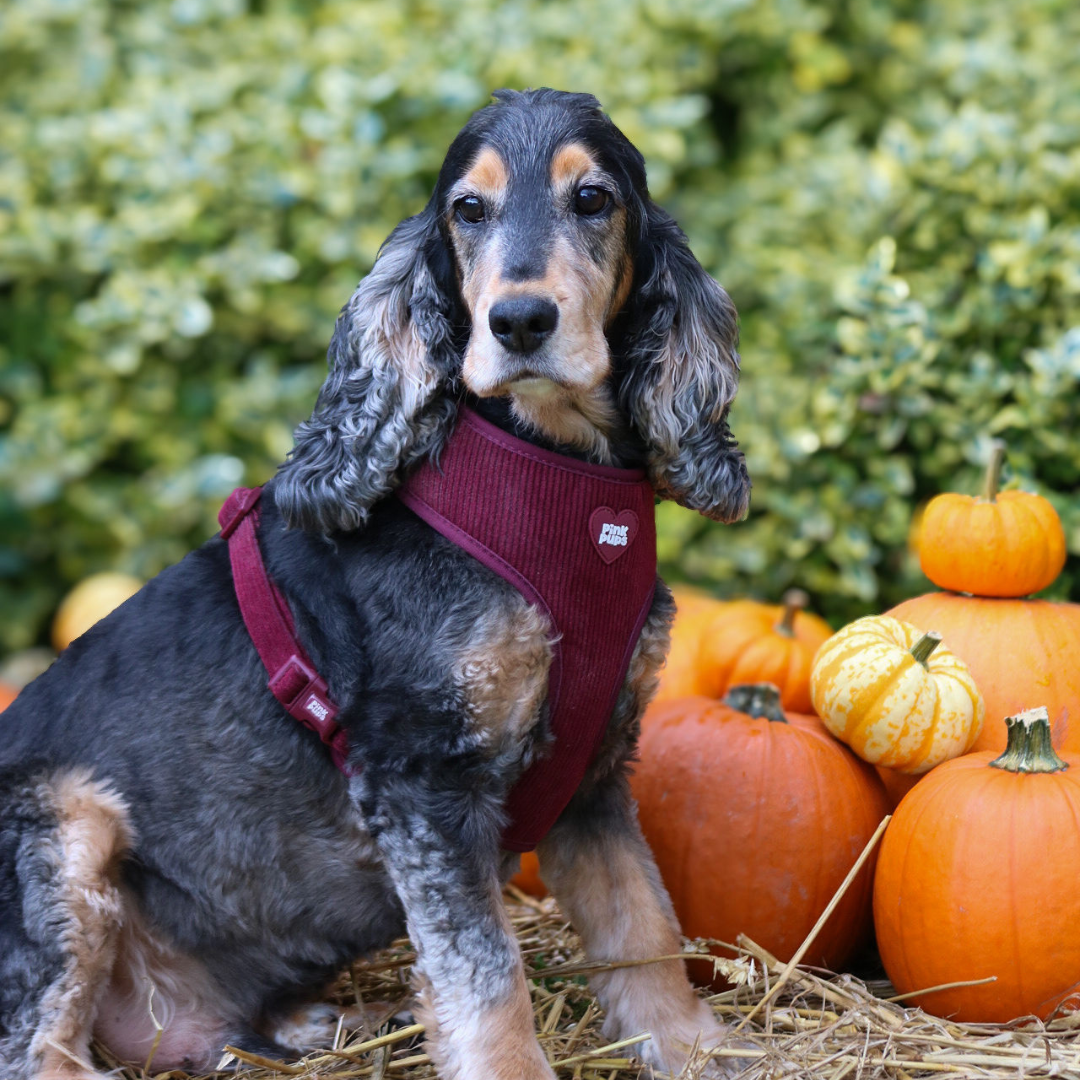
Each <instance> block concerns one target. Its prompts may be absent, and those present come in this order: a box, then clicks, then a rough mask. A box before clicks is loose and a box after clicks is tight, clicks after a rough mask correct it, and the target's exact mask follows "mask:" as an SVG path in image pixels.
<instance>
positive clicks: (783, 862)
mask: <svg viewBox="0 0 1080 1080" xmlns="http://www.w3.org/2000/svg"><path fill="white" fill-rule="evenodd" d="M650 712H651V713H652V716H651V719H650V722H649V723H647V724H646V725H644V729H643V732H642V736H641V745H640V756H641V760H640V762H639V763H638V765H637V766H636V769H635V774H634V776H633V777H632V780H631V784H632V787H633V790H634V796H635V798H636V799H637V801H638V809H639V815H640V819H641V826H642V829H643V831H644V833H645V837H646V839H647V840H648V841H649V844H650V845H651V847H652V850H653V853H654V855H655V856H656V861H657V864H658V866H659V868H660V874H661V876H662V877H663V879H664V883H665V884H666V885H667V888H668V891H669V893H670V894H671V899H672V902H673V903H674V905H675V911H676V913H677V914H678V917H679V922H680V925H681V926H682V930H683V933H685V934H688V935H690V936H691V937H711V938H718V939H720V940H721V941H726V942H729V943H734V942H735V939H736V937H737V936H738V935H739V934H740V933H745V934H748V935H749V936H750V937H751V938H753V939H754V940H755V941H757V942H758V943H759V944H761V945H763V946H764V947H765V948H767V949H768V950H769V951H770V952H772V953H774V954H775V955H776V956H778V957H780V958H781V959H782V960H787V959H790V957H791V956H792V954H793V953H794V952H795V950H796V949H797V948H798V947H799V945H801V944H802V941H803V939H804V938H805V937H806V935H807V933H809V931H810V929H811V928H812V927H813V925H814V922H815V921H816V920H817V918H818V916H820V915H821V913H822V911H824V909H825V907H826V905H827V904H828V902H829V900H830V899H831V898H832V895H833V893H834V892H835V891H836V889H837V887H838V886H839V885H840V883H841V881H843V879H844V876H845V875H846V874H847V872H848V871H849V870H850V869H851V866H852V864H853V863H854V862H855V860H856V859H857V858H858V856H859V854H860V852H861V851H862V849H863V847H864V846H865V845H866V842H867V841H868V840H869V838H870V836H871V835H872V834H873V832H874V829H875V828H877V826H878V823H879V822H880V821H881V819H882V818H883V817H884V816H885V814H886V812H887V806H886V802H885V793H884V790H883V789H882V787H881V784H880V782H879V781H878V779H877V776H876V775H875V774H874V771H873V770H872V769H871V768H870V766H868V765H866V764H864V763H863V762H861V761H859V760H858V759H857V758H856V757H855V755H854V754H852V753H851V751H850V750H848V749H847V748H846V747H844V746H841V745H840V743H838V742H837V741H836V740H835V739H833V738H832V736H831V735H829V734H828V732H827V731H826V730H825V728H824V727H823V726H822V724H821V722H820V721H819V720H818V719H817V718H816V717H812V716H801V715H798V714H796V713H784V712H782V711H781V710H780V707H779V694H778V692H777V690H776V688H775V687H768V688H767V689H766V690H765V691H764V692H762V691H760V689H759V688H754V687H750V688H747V687H737V688H735V689H733V690H732V691H731V692H730V693H729V695H728V697H727V698H726V700H725V701H724V702H719V701H711V700H709V699H707V698H686V699H684V700H682V701H671V702H664V703H662V704H659V705H656V704H654V705H653V706H651V707H650ZM872 875H873V867H872V863H868V864H867V865H866V866H864V867H863V869H862V871H861V872H860V874H859V876H858V878H856V880H855V881H854V882H853V883H852V885H851V887H850V888H849V889H848V892H847V893H846V894H845V896H844V899H843V900H842V901H841V903H840V905H839V907H838V908H837V910H836V911H835V912H834V913H833V915H832V916H831V917H830V919H829V921H828V922H827V923H826V924H825V926H824V927H823V928H822V930H821V932H820V933H819V935H818V937H817V939H816V940H815V942H814V943H813V946H812V948H811V949H810V951H809V953H808V954H807V956H806V962H807V963H812V964H823V965H824V966H826V967H831V968H833V969H834V970H839V969H841V968H842V967H843V965H844V963H845V961H846V960H847V959H848V957H849V956H851V954H852V953H853V952H854V950H855V949H856V947H857V946H858V945H859V944H860V942H861V941H862V940H863V938H864V937H865V936H866V934H867V933H868V931H869V926H870V897H871V882H872ZM717 951H718V952H719V953H721V954H723V951H722V950H717ZM726 955H731V954H730V953H728V954H726ZM692 966H693V967H695V968H696V969H697V970H695V971H694V972H693V974H694V976H695V978H698V979H699V980H701V981H704V982H708V981H710V980H711V977H712V968H711V966H709V967H707V968H706V967H705V965H703V964H696V965H692Z"/></svg>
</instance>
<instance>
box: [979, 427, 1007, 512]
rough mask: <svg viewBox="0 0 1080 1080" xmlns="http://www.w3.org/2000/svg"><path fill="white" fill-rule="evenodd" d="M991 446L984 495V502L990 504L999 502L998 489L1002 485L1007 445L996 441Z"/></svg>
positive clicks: (998, 440) (999, 440)
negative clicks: (1002, 471) (1002, 469)
mask: <svg viewBox="0 0 1080 1080" xmlns="http://www.w3.org/2000/svg"><path fill="white" fill-rule="evenodd" d="M991 445H992V449H991V451H990V460H989V461H988V462H987V464H986V479H985V480H984V481H983V493H982V498H983V502H988V503H992V502H997V495H998V487H999V486H1000V485H1001V467H1002V465H1004V464H1005V443H1004V442H1003V441H1002V440H1001V439H995V440H994V441H993V443H992V444H991Z"/></svg>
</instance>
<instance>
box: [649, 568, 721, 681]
mask: <svg viewBox="0 0 1080 1080" xmlns="http://www.w3.org/2000/svg"><path fill="white" fill-rule="evenodd" d="M671 595H672V597H674V599H675V620H674V622H672V624H671V648H670V649H669V650H668V655H667V660H666V661H665V663H664V666H663V667H662V668H661V669H660V685H659V686H658V687H657V690H656V695H655V700H656V701H669V700H672V699H674V698H682V697H689V696H690V695H692V694H696V693H697V692H698V667H699V664H700V659H699V652H700V647H701V636H702V632H703V631H704V629H705V627H707V626H708V625H709V624H710V623H711V622H712V621H713V620H714V619H715V618H716V617H717V616H718V615H719V613H720V612H721V611H723V610H724V608H725V607H727V604H725V603H724V601H722V600H717V599H715V597H712V596H709V594H708V593H705V592H702V591H701V590H700V589H695V588H693V587H692V586H690V585H673V586H672V587H671Z"/></svg>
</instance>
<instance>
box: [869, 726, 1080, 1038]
mask: <svg viewBox="0 0 1080 1080" xmlns="http://www.w3.org/2000/svg"><path fill="white" fill-rule="evenodd" d="M1004 723H1005V725H1006V726H1007V728H1008V732H1009V745H1008V748H1007V750H1006V751H1005V753H1004V754H1002V756H1001V757H999V758H997V759H996V760H995V758H994V754H993V753H991V752H983V753H976V754H968V755H967V756H965V757H962V758H957V759H956V760H955V761H949V762H946V763H945V764H944V765H940V766H938V768H936V769H935V770H934V771H933V772H932V773H930V774H929V775H927V776H926V777H924V778H923V779H922V780H920V781H919V783H918V784H917V785H916V786H915V787H914V788H913V789H912V791H911V792H910V793H909V794H908V795H907V797H906V798H905V799H904V801H903V803H902V804H901V805H900V807H899V809H898V810H897V811H896V815H895V817H894V818H893V819H892V821H891V822H890V824H889V827H888V829H887V830H886V832H885V838H884V840H883V842H882V845H881V854H880V857H879V859H878V867H877V878H876V881H875V886H874V924H875V926H876V928H877V940H878V949H879V951H880V953H881V959H882V962H883V963H884V965H885V970H886V972H887V973H888V975H889V978H890V979H891V980H892V983H893V985H894V986H895V987H896V989H897V991H898V992H899V993H901V994H907V993H911V992H913V991H917V990H925V989H929V988H930V987H934V986H943V985H945V984H947V983H956V982H967V981H973V980H979V979H986V978H989V977H991V976H993V977H994V978H995V979H996V981H995V982H992V983H986V984H984V985H981V986H953V987H951V988H950V989H946V990H940V991H937V992H935V993H933V994H926V995H920V996H916V997H915V998H913V999H912V1000H913V1002H914V1003H915V1004H918V1005H921V1006H922V1007H923V1008H924V1009H926V1010H928V1011H929V1012H933V1013H936V1014H937V1015H939V1016H947V1017H950V1018H953V1019H956V1020H961V1021H974V1022H979V1023H981V1022H995V1023H1004V1022H1007V1021H1009V1020H1013V1019H1016V1018H1017V1017H1020V1016H1026V1015H1029V1014H1034V1015H1036V1016H1039V1017H1042V1018H1044V1019H1045V1018H1046V1017H1047V1016H1048V1015H1049V1014H1050V1013H1051V1012H1052V1011H1053V1010H1054V1009H1055V1008H1056V1007H1057V1006H1058V1005H1060V1004H1062V1003H1063V1002H1065V1001H1067V1000H1070V999H1071V1000H1072V1001H1073V1004H1075V997H1076V994H1077V986H1078V984H1077V976H1078V975H1080V889H1077V887H1076V883H1077V879H1078V878H1080V768H1077V767H1076V766H1077V765H1078V764H1080V759H1078V758H1070V757H1069V756H1066V757H1065V758H1064V759H1062V758H1059V757H1058V756H1057V754H1055V753H1054V750H1053V748H1052V747H1051V745H1050V729H1049V725H1048V723H1047V713H1046V709H1045V708H1038V709H1032V710H1029V711H1028V712H1025V713H1021V714H1019V715H1018V716H1015V717H1009V718H1007V719H1006V720H1005V721H1004Z"/></svg>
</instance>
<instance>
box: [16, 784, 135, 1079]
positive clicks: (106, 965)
mask: <svg viewBox="0 0 1080 1080" xmlns="http://www.w3.org/2000/svg"><path fill="white" fill-rule="evenodd" d="M48 787H49V788H50V791H49V792H48V796H49V801H50V802H51V803H52V806H53V808H54V810H55V813H56V819H57V827H56V833H55V843H56V851H55V858H56V863H57V867H58V869H59V872H60V876H61V880H62V886H61V889H60V905H61V908H62V910H61V911H60V912H58V913H57V914H58V916H60V918H61V919H62V922H63V927H64V928H63V930H62V931H61V939H62V943H63V946H64V951H65V953H66V955H67V965H66V970H65V971H64V975H63V977H62V978H61V979H60V980H59V981H58V982H56V983H55V984H53V986H52V987H51V988H50V990H49V991H48V993H47V994H46V995H45V996H44V998H43V999H42V1003H41V1021H40V1024H39V1026H38V1029H37V1032H36V1034H35V1036H34V1039H33V1042H32V1043H31V1045H30V1055H29V1056H30V1059H31V1060H32V1061H36V1062H37V1063H38V1064H37V1073H36V1076H37V1077H38V1080H86V1078H91V1077H94V1078H96V1077H99V1076H101V1074H100V1073H98V1072H97V1071H96V1070H94V1069H93V1067H92V1066H91V1065H90V1064H89V1059H90V1037H91V1032H92V1029H93V1026H94V1020H95V1018H96V1015H97V1010H98V995H99V993H100V991H101V988H102V986H103V985H104V983H105V981H106V980H107V979H108V977H109V972H110V970H111V968H112V964H113V960H114V958H115V955H116V943H117V939H118V936H119V933H120V927H121V923H122V916H123V900H122V898H121V895H120V890H119V888H118V887H117V884H116V869H117V865H118V863H119V860H120V857H121V855H122V854H123V853H124V852H125V851H126V850H127V848H128V847H129V845H130V843H131V829H130V825H129V822H128V815H127V809H126V807H125V806H124V804H123V802H122V801H121V799H120V798H119V797H118V796H117V795H116V794H115V793H114V792H112V791H110V790H109V789H108V788H107V787H105V786H104V785H101V784H96V783H94V782H93V780H91V778H90V777H89V775H88V774H87V773H85V772H82V771H74V772H70V773H66V774H64V775H60V776H57V777H54V778H53V779H52V781H51V782H49V783H48Z"/></svg>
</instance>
